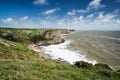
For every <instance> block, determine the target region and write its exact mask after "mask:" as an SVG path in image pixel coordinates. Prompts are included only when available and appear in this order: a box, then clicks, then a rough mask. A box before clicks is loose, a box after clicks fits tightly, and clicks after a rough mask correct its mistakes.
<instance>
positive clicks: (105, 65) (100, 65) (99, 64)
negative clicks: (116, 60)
mask: <svg viewBox="0 0 120 80" xmlns="http://www.w3.org/2000/svg"><path fill="white" fill-rule="evenodd" d="M95 66H96V67H101V68H106V69H108V70H112V69H111V68H110V67H109V66H108V65H107V64H102V63H97V64H95Z"/></svg>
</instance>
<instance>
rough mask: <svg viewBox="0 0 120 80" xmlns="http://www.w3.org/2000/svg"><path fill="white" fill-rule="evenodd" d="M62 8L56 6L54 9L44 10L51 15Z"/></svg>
mask: <svg viewBox="0 0 120 80" xmlns="http://www.w3.org/2000/svg"><path fill="white" fill-rule="evenodd" d="M58 10H60V8H54V9H49V10H47V11H44V12H42V14H43V15H49V14H53V13H55V12H56V11H58Z"/></svg>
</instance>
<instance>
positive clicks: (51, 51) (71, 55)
mask: <svg viewBox="0 0 120 80" xmlns="http://www.w3.org/2000/svg"><path fill="white" fill-rule="evenodd" d="M69 44H70V42H69V41H65V42H62V43H59V44H50V45H47V46H46V45H41V46H40V45H37V44H30V45H29V46H28V48H29V49H31V50H33V51H35V52H37V53H38V54H39V56H40V57H42V58H45V59H52V60H55V61H57V62H59V63H68V64H71V65H73V64H74V63H75V62H77V61H85V62H88V63H92V64H93V65H95V64H96V63H97V61H95V60H88V59H87V58H86V56H85V55H82V54H80V52H77V51H71V50H69V49H66V47H67V45H69ZM56 50H57V52H56Z"/></svg>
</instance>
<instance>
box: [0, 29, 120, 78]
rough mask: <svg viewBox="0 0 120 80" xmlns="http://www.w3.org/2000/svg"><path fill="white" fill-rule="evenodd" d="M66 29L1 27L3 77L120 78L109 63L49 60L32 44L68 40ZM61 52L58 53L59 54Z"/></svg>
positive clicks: (1, 72)
mask: <svg viewBox="0 0 120 80" xmlns="http://www.w3.org/2000/svg"><path fill="white" fill-rule="evenodd" d="M61 33H63V34H67V33H70V32H69V30H64V29H59V30H58V29H57V30H54V29H40V30H38V29H9V28H0V80H119V79H120V72H119V71H113V70H112V69H111V68H109V67H108V66H107V65H105V64H104V65H103V64H99V65H96V66H93V65H91V64H89V63H86V62H80V63H76V64H75V65H70V64H67V63H60V62H58V61H54V60H51V59H45V58H43V57H41V56H40V55H39V54H38V53H36V52H35V51H33V50H30V49H28V45H29V44H37V45H49V44H58V43H61V42H64V39H62V38H61V36H60V34H61ZM56 54H57V53H56Z"/></svg>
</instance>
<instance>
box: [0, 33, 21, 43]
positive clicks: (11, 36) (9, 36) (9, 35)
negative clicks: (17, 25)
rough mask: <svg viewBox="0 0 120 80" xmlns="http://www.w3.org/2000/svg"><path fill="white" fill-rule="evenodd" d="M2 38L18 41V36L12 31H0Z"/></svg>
mask: <svg viewBox="0 0 120 80" xmlns="http://www.w3.org/2000/svg"><path fill="white" fill-rule="evenodd" d="M1 37H2V38H5V39H8V40H11V41H18V40H19V37H18V36H17V35H15V34H14V33H2V34H1Z"/></svg>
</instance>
